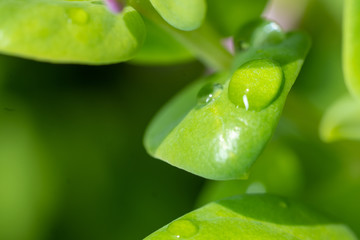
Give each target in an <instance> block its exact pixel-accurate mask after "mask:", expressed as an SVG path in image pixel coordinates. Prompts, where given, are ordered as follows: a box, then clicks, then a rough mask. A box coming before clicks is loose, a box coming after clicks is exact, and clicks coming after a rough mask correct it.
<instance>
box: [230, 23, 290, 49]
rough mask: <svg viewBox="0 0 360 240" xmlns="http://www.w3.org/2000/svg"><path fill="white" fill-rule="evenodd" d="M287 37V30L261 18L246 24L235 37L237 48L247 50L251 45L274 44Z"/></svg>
mask: <svg viewBox="0 0 360 240" xmlns="http://www.w3.org/2000/svg"><path fill="white" fill-rule="evenodd" d="M284 39H285V32H284V31H283V30H282V29H281V27H280V26H279V25H278V24H277V23H275V22H272V21H269V20H265V19H259V20H255V21H253V22H250V23H248V24H246V25H245V26H244V27H242V28H241V29H240V31H239V32H238V34H237V35H236V37H235V38H234V42H235V47H236V49H237V50H240V51H242V50H246V49H247V48H249V47H250V46H252V47H260V46H267V45H274V44H278V43H280V42H282V41H283V40H284Z"/></svg>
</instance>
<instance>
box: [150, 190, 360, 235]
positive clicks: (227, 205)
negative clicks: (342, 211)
mask: <svg viewBox="0 0 360 240" xmlns="http://www.w3.org/2000/svg"><path fill="white" fill-rule="evenodd" d="M178 238H183V239H194V240H195V239H196V240H209V239H217V240H237V239H252V240H255V239H259V240H260V239H276V240H279V239H281V240H282V239H284V240H285V239H286V240H290V239H291V240H298V239H302V240H313V239H324V240H325V239H333V240H350V239H354V240H355V239H356V237H355V235H354V234H353V233H352V231H351V230H350V229H349V228H348V227H347V226H346V225H343V224H339V223H336V222H333V221H330V220H329V219H327V218H325V217H323V216H322V215H320V214H318V213H316V212H313V211H312V210H310V209H308V208H307V207H305V206H303V205H302V204H299V203H296V202H292V201H288V200H286V199H283V198H280V197H275V196H271V195H240V196H237V197H231V198H228V199H224V200H220V201H217V202H213V203H210V204H208V205H206V206H204V207H202V208H200V209H197V210H195V211H193V212H191V213H188V214H186V215H184V216H182V217H180V218H178V219H177V220H175V221H173V222H172V223H170V224H169V225H166V226H164V227H163V228H161V229H160V230H158V231H156V232H155V233H153V234H151V235H150V236H148V237H147V238H145V240H165V239H166V240H169V239H178Z"/></svg>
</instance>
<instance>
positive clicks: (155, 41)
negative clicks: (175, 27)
mask: <svg viewBox="0 0 360 240" xmlns="http://www.w3.org/2000/svg"><path fill="white" fill-rule="evenodd" d="M144 22H145V25H146V30H147V35H146V40H145V42H144V45H143V46H142V47H141V49H140V50H139V52H138V53H137V54H136V56H135V57H134V58H133V59H132V60H131V61H132V62H133V63H137V64H149V65H169V64H176V63H181V62H186V61H190V60H192V59H194V56H193V55H192V54H191V53H190V52H189V50H187V49H186V48H185V47H184V46H183V45H182V44H181V43H179V42H178V41H177V40H175V39H174V37H172V36H171V35H170V34H168V33H167V32H166V31H164V30H162V29H161V28H160V27H158V26H157V25H156V24H154V23H153V22H151V21H149V20H146V19H144Z"/></svg>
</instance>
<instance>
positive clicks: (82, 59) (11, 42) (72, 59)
mask: <svg viewBox="0 0 360 240" xmlns="http://www.w3.org/2000/svg"><path fill="white" fill-rule="evenodd" d="M144 39H145V27H144V23H143V21H142V19H141V17H140V15H139V14H138V13H137V12H136V11H135V10H134V9H133V8H131V7H127V8H125V9H124V11H123V12H122V13H121V14H119V15H115V14H112V13H110V12H109V11H108V10H107V9H106V7H105V6H104V5H103V4H101V2H100V4H99V2H98V1H65V0H2V1H0V52H3V53H6V54H10V55H15V56H21V57H27V58H33V59H37V60H43V61H50V62H58V63H86V64H107V63H115V62H121V61H126V60H128V59H130V58H132V57H133V56H134V54H135V53H136V51H137V50H138V49H139V47H141V45H142V43H143V41H144Z"/></svg>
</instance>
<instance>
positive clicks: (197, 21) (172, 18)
mask: <svg viewBox="0 0 360 240" xmlns="http://www.w3.org/2000/svg"><path fill="white" fill-rule="evenodd" d="M150 2H151V4H152V5H153V6H154V8H155V9H156V11H157V12H158V13H159V14H160V15H161V16H162V17H163V18H164V19H165V21H167V22H168V23H169V24H170V25H172V26H173V27H175V28H178V29H180V30H184V31H191V30H194V29H196V28H198V27H200V25H201V24H202V22H203V20H204V18H205V14H206V1H205V0H181V1H178V0H150Z"/></svg>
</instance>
